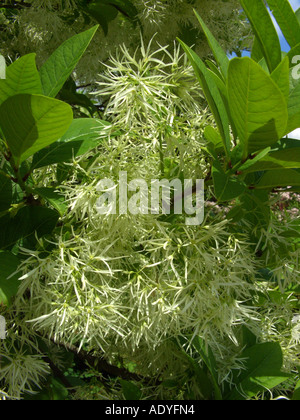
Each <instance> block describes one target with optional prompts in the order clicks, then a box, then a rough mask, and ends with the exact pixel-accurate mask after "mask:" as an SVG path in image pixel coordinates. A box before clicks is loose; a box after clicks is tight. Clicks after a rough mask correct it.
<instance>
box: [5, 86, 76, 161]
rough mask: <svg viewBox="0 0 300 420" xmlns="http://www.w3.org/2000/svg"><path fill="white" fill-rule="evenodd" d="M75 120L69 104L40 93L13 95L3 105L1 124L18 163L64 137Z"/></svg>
mask: <svg viewBox="0 0 300 420" xmlns="http://www.w3.org/2000/svg"><path fill="white" fill-rule="evenodd" d="M72 120H73V111H72V108H71V107H70V106H69V105H67V104H65V103H64V102H61V101H58V100H56V99H51V98H47V97H45V96H41V95H27V94H24V95H16V96H12V97H11V98H8V99H7V100H6V101H5V102H4V103H3V104H2V105H1V106H0V127H1V129H2V132H3V134H4V137H5V140H6V142H7V145H8V147H9V149H10V151H11V153H12V155H13V157H14V160H15V164H16V165H17V166H19V165H20V164H21V163H22V162H23V161H24V160H26V159H27V158H29V157H30V156H32V155H34V154H35V153H36V152H38V151H39V150H41V149H43V148H45V147H47V146H49V145H50V144H52V143H54V142H56V141H57V140H58V139H59V138H60V137H62V136H63V135H64V133H65V132H66V131H67V129H68V128H69V126H70V124H71V122H72Z"/></svg>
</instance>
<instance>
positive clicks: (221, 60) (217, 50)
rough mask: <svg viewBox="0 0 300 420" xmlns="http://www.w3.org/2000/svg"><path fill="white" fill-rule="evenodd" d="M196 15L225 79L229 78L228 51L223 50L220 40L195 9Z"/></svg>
mask: <svg viewBox="0 0 300 420" xmlns="http://www.w3.org/2000/svg"><path fill="white" fill-rule="evenodd" d="M194 12H195V14H196V17H197V19H198V21H199V22H200V25H201V27H202V29H203V31H204V33H205V36H206V38H207V40H208V43H209V46H210V48H211V49H212V51H213V53H214V57H215V59H216V61H217V63H218V64H219V66H220V68H221V71H222V74H223V76H224V79H226V78H227V73H228V66H229V58H228V57H227V54H226V52H225V51H224V50H223V48H222V47H221V45H220V44H219V43H218V41H217V40H216V39H215V37H214V36H213V34H212V33H211V31H210V30H209V29H208V27H207V26H206V24H205V23H204V21H203V20H202V18H201V17H200V16H199V14H198V13H197V12H196V10H194Z"/></svg>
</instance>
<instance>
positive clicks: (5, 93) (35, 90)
mask: <svg viewBox="0 0 300 420" xmlns="http://www.w3.org/2000/svg"><path fill="white" fill-rule="evenodd" d="M35 57H36V54H28V55H25V56H24V57H21V58H19V59H18V60H17V61H15V62H14V63H13V64H11V65H10V66H9V67H8V68H7V71H6V79H5V80H0V104H2V103H3V102H4V101H5V100H6V99H7V98H9V97H11V96H14V95H18V94H21V93H30V94H36V95H39V94H42V85H41V80H40V76H39V73H38V70H37V68H36V63H35Z"/></svg>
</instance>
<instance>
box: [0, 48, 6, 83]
mask: <svg viewBox="0 0 300 420" xmlns="http://www.w3.org/2000/svg"><path fill="white" fill-rule="evenodd" d="M0 79H6V62H5V58H4V57H3V55H1V54H0Z"/></svg>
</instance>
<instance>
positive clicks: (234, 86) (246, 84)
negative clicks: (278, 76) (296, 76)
mask: <svg viewBox="0 0 300 420" xmlns="http://www.w3.org/2000/svg"><path fill="white" fill-rule="evenodd" d="M228 98H229V107H230V111H231V116H232V118H233V120H234V123H235V126H236V129H237V132H238V135H239V138H240V141H241V142H242V143H243V144H244V157H245V158H246V157H247V156H248V155H249V154H250V153H253V152H256V151H258V150H262V149H265V148H266V147H268V146H272V145H273V144H274V143H276V142H277V141H278V140H279V139H280V138H281V137H282V136H283V135H284V133H285V129H286V126H287V121H288V111H287V104H286V100H285V98H284V96H283V94H282V92H281V91H280V89H279V87H278V86H277V85H276V83H275V82H274V81H273V80H272V78H271V77H270V76H269V75H268V74H267V73H266V72H265V71H264V70H263V69H262V68H261V67H260V66H259V65H258V64H257V63H256V62H255V61H253V60H251V59H250V58H248V57H244V58H235V59H233V60H231V62H230V65H229V73H228Z"/></svg>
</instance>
